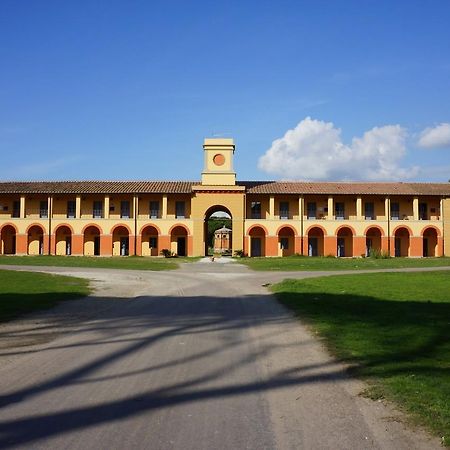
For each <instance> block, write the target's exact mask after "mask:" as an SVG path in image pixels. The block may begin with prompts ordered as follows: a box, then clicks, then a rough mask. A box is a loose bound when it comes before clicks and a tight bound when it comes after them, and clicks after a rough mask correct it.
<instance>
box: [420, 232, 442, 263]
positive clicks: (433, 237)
mask: <svg viewBox="0 0 450 450" xmlns="http://www.w3.org/2000/svg"><path fill="white" fill-rule="evenodd" d="M422 242H423V243H422V245H423V256H424V257H430V256H436V255H437V251H438V235H437V231H436V230H435V229H434V228H427V229H426V230H425V231H424V232H423V235H422Z"/></svg>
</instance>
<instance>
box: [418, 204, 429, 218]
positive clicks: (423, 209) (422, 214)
mask: <svg viewBox="0 0 450 450" xmlns="http://www.w3.org/2000/svg"><path fill="white" fill-rule="evenodd" d="M427 219H428V208H427V204H426V203H419V220H427Z"/></svg>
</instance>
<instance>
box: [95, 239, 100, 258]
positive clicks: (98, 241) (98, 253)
mask: <svg viewBox="0 0 450 450" xmlns="http://www.w3.org/2000/svg"><path fill="white" fill-rule="evenodd" d="M94 256H100V236H94Z"/></svg>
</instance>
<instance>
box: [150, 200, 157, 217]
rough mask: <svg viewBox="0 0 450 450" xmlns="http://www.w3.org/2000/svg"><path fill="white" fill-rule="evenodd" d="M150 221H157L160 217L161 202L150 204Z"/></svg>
mask: <svg viewBox="0 0 450 450" xmlns="http://www.w3.org/2000/svg"><path fill="white" fill-rule="evenodd" d="M149 209H150V219H157V218H158V217H159V202H154V201H152V202H150V205H149Z"/></svg>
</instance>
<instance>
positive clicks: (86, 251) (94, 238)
mask: <svg viewBox="0 0 450 450" xmlns="http://www.w3.org/2000/svg"><path fill="white" fill-rule="evenodd" d="M83 255H85V256H100V230H99V229H98V228H97V227H96V226H94V225H91V226H89V227H87V228H86V229H85V230H84V233H83Z"/></svg>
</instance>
